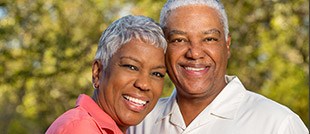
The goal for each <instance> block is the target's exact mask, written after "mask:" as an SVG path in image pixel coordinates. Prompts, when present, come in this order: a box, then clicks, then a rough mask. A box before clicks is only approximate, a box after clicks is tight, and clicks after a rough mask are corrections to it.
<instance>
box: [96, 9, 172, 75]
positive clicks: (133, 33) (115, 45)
mask: <svg viewBox="0 0 310 134" xmlns="http://www.w3.org/2000/svg"><path fill="white" fill-rule="evenodd" d="M133 38H135V39H138V40H141V41H143V42H146V43H150V44H151V45H154V46H156V47H160V48H163V49H164V52H166V49H167V42H166V40H165V37H164V34H163V31H162V29H161V27H160V26H159V24H158V23H156V22H155V21H154V20H153V19H151V18H148V17H145V16H132V15H128V16H124V17H122V18H120V19H118V20H116V21H114V22H113V23H112V24H111V25H110V26H109V27H108V28H107V29H106V30H105V31H104V32H103V33H102V35H101V37H100V40H99V44H98V48H97V52H96V56H95V60H101V62H102V64H103V65H104V66H103V70H105V69H106V67H107V65H108V63H109V60H110V58H111V57H112V56H113V54H114V53H115V52H116V51H117V50H118V49H119V48H120V47H121V46H122V45H124V44H126V43H128V42H129V41H131V40H132V39H133Z"/></svg>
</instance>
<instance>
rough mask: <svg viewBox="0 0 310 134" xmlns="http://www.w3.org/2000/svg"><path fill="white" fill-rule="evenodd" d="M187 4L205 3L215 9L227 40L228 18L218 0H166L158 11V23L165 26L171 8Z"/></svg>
mask: <svg viewBox="0 0 310 134" xmlns="http://www.w3.org/2000/svg"><path fill="white" fill-rule="evenodd" d="M189 5H205V6H209V7H211V8H213V9H215V10H216V11H217V12H218V13H219V15H220V20H221V23H222V25H223V29H224V34H225V39H226V40H227V37H228V34H229V27H228V19H227V15H226V12H225V9H224V6H223V4H222V3H221V2H220V1H219V0H168V1H167V2H166V4H165V5H164V7H163V8H162V10H161V13H160V25H161V26H162V27H163V28H165V27H166V23H167V18H168V16H169V15H170V13H171V11H172V10H174V9H176V8H179V7H184V6H189ZM180 15H182V14H180Z"/></svg>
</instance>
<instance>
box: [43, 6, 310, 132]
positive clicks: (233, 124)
mask: <svg viewBox="0 0 310 134" xmlns="http://www.w3.org/2000/svg"><path fill="white" fill-rule="evenodd" d="M160 26H161V27H160ZM160 26H159V25H158V24H157V23H155V22H154V21H153V20H152V19H150V18H147V17H143V16H125V17H123V18H121V19H119V20H117V21H115V22H113V23H112V24H111V25H110V26H109V27H108V28H107V29H106V30H105V31H104V32H103V33H102V36H101V38H100V41H99V45H98V49H97V53H96V56H95V59H94V62H93V65H92V80H93V86H94V88H95V91H94V94H93V96H92V97H89V96H87V95H80V96H79V98H78V99H77V103H76V107H75V108H73V109H71V110H68V111H67V112H65V113H64V114H63V115H61V116H60V117H59V118H57V119H56V120H55V121H54V122H53V123H52V125H51V126H50V127H49V129H48V130H47V132H46V133H48V134H51V133H59V134H64V133H66V134H67V133H72V134H82V133H83V134H85V133H87V134H88V133H103V134H121V133H130V134H181V133H182V134H307V133H309V132H308V129H307V128H306V127H305V125H304V124H303V122H302V121H301V119H300V118H299V117H298V115H296V114H295V113H293V112H292V111H291V110H290V109H288V108H287V107H285V106H283V105H281V104H279V103H276V102H274V101H272V100H270V99H268V98H265V97H263V96H261V95H258V94H256V93H253V92H250V91H248V90H247V89H246V88H245V87H244V86H243V85H242V83H241V81H240V80H239V79H238V77H236V76H227V75H225V74H226V67H227V62H228V59H229V57H230V54H231V53H230V42H231V37H230V35H229V30H228V29H229V28H228V20H227V15H226V13H225V9H224V7H223V5H222V3H220V1H219V0H168V1H167V3H166V4H165V5H164V7H163V8H162V11H161V15H160ZM162 29H163V31H162ZM166 71H167V72H168V75H169V77H170V79H171V80H172V82H173V83H174V85H175V90H174V91H173V93H172V95H171V96H170V97H169V98H161V99H159V97H160V95H161V92H162V88H163V84H164V76H165V73H166Z"/></svg>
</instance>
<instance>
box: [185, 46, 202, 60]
mask: <svg viewBox="0 0 310 134" xmlns="http://www.w3.org/2000/svg"><path fill="white" fill-rule="evenodd" d="M205 55H206V53H205V52H204V51H203V48H202V44H201V43H199V42H191V44H190V45H189V47H188V50H187V52H186V55H185V56H186V58H189V59H192V60H197V59H200V58H203V57H204V56H205Z"/></svg>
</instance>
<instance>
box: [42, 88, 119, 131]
mask: <svg viewBox="0 0 310 134" xmlns="http://www.w3.org/2000/svg"><path fill="white" fill-rule="evenodd" d="M46 134H122V131H121V130H120V129H119V128H118V126H117V125H116V123H115V122H114V120H113V119H112V118H111V117H110V116H109V115H108V114H106V113H105V112H104V111H103V110H102V109H101V108H100V107H99V106H98V105H97V104H96V103H95V102H94V100H93V99H92V98H90V97H89V96H87V95H85V94H81V95H80V96H79V98H78V99H77V102H76V106H75V108H73V109H70V110H68V111H67V112H65V113H64V114H62V115H61V116H60V117H58V118H57V119H56V120H55V121H54V122H53V123H52V125H51V126H50V127H49V128H48V130H47V131H46Z"/></svg>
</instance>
